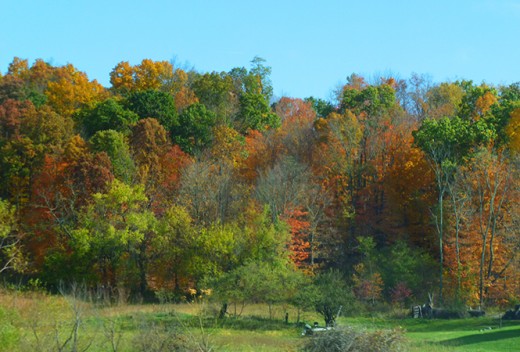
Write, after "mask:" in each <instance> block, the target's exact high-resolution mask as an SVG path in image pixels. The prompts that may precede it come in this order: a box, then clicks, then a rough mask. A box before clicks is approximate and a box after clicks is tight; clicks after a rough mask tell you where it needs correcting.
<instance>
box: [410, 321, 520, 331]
mask: <svg viewBox="0 0 520 352" xmlns="http://www.w3.org/2000/svg"><path fill="white" fill-rule="evenodd" d="M401 323H402V324H403V326H405V327H406V330H407V331H408V332H441V331H455V330H456V331H475V330H480V329H483V328H486V327H488V326H491V327H493V328H497V327H498V326H499V324H500V322H499V320H498V319H493V318H467V319H451V320H438V319H413V320H412V319H407V320H406V321H404V322H401ZM508 326H520V322H505V321H503V322H502V327H508Z"/></svg>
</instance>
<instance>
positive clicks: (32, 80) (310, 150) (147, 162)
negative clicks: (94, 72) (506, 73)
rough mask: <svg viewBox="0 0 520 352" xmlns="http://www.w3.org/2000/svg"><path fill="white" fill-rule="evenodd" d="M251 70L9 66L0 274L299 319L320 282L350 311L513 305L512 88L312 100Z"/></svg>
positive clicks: (371, 84)
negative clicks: (293, 312)
mask: <svg viewBox="0 0 520 352" xmlns="http://www.w3.org/2000/svg"><path fill="white" fill-rule="evenodd" d="M270 72H271V68H270V67H269V66H268V65H267V63H266V61H265V60H263V59H262V58H259V57H255V58H254V59H253V60H252V61H251V62H250V63H247V67H237V68H233V69H232V70H230V71H229V72H198V71H195V70H194V69H186V68H184V69H183V68H178V67H176V66H175V65H174V64H173V63H170V62H167V61H153V60H149V59H145V60H142V62H140V63H139V64H137V65H135V66H133V65H131V64H130V63H128V62H120V63H118V64H117V65H116V66H115V67H114V68H113V69H112V71H111V72H110V73H109V74H110V87H103V86H102V85H101V84H99V83H98V82H97V81H96V80H90V79H89V78H88V76H87V73H84V72H81V71H79V70H78V69H76V68H75V67H74V66H73V65H72V64H67V65H64V66H53V65H51V64H49V63H46V62H44V61H43V60H36V61H35V62H33V63H30V62H28V61H27V60H24V59H20V58H14V59H13V61H12V63H11V64H10V65H9V67H8V68H7V71H5V73H3V74H0V273H1V276H2V279H3V281H4V282H11V283H19V282H22V283H24V284H29V283H30V284H32V285H34V286H39V287H44V288H45V289H48V290H50V291H53V290H56V289H57V287H58V286H59V285H60V283H63V282H66V283H70V282H81V283H84V284H85V285H86V286H87V287H90V288H100V287H101V288H103V289H104V290H108V291H110V294H112V295H122V294H124V295H126V296H127V297H128V299H129V300H140V301H142V300H144V301H153V300H156V299H158V297H159V298H160V297H170V298H171V299H172V300H176V299H178V300H181V299H186V297H189V295H190V294H192V295H193V294H195V293H196V294H210V293H211V295H212V296H213V297H215V298H216V299H218V300H220V301H221V302H226V303H227V302H229V303H233V302H244V301H253V302H263V303H267V304H273V303H278V302H287V303H290V304H293V305H296V306H301V307H302V308H305V304H306V302H309V301H311V300H310V299H309V297H311V296H312V295H314V296H316V294H318V293H316V292H317V291H318V292H320V291H321V292H323V290H324V289H321V290H320V289H319V287H320V286H319V285H320V283H323V282H328V283H329V285H330V284H331V283H333V285H334V286H335V287H336V288H341V289H342V291H343V292H344V293H346V294H347V296H348V297H349V299H350V300H351V302H354V301H355V302H359V304H358V305H357V307H360V306H363V305H374V304H387V305H400V306H403V307H404V306H409V305H410V304H412V303H413V302H421V303H422V302H424V301H425V299H426V297H427V294H428V293H434V294H435V297H436V299H438V301H439V302H443V303H444V304H446V305H450V304H451V305H457V304H459V305H466V306H472V307H478V306H480V307H486V306H505V305H510V304H513V303H518V300H519V299H520V257H519V256H518V255H517V254H518V253H519V252H520V230H519V229H520V209H519V207H518V202H519V197H520V175H519V171H520V168H519V166H520V159H519V152H520V84H519V83H515V84H511V85H505V86H504V85H493V84H489V83H488V84H485V83H481V84H477V83H475V82H472V81H465V80H461V81H455V82H441V83H439V82H432V81H431V80H429V79H428V77H427V76H425V75H419V74H414V75H412V77H410V78H409V79H398V78H392V77H380V78H377V79H367V78H364V77H361V76H359V75H356V74H352V75H350V76H349V77H348V78H346V80H345V81H344V84H343V86H342V87H338V88H337V89H336V90H335V93H334V94H335V96H334V99H331V101H326V100H323V99H319V98H313V97H308V98H306V99H296V98H291V97H281V98H280V97H278V98H276V97H274V96H273V86H272V82H271V80H270ZM338 78H341V77H338ZM302 79H304V78H302ZM316 290H317V291H316ZM352 307H353V308H352V309H354V306H352ZM345 309H346V310H347V309H348V308H345Z"/></svg>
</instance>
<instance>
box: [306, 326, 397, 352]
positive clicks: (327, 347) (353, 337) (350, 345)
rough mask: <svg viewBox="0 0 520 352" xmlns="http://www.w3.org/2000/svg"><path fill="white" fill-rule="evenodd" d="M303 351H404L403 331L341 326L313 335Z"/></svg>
mask: <svg viewBox="0 0 520 352" xmlns="http://www.w3.org/2000/svg"><path fill="white" fill-rule="evenodd" d="M302 351H304V352H351V351H352V352H354V351H356V352H379V351H384V352H399V351H405V342H404V332H403V331H402V330H401V329H393V330H376V331H366V330H354V329H353V328H350V327H349V328H342V329H336V330H331V331H327V332H323V333H320V334H316V335H314V336H313V337H312V338H310V339H309V340H308V341H307V343H306V344H305V345H304V346H303V349H302Z"/></svg>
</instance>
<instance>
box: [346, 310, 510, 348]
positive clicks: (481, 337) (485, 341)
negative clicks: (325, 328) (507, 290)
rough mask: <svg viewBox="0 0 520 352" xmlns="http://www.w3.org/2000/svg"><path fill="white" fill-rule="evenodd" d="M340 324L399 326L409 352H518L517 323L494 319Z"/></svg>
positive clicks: (351, 321) (365, 320)
mask: <svg viewBox="0 0 520 352" xmlns="http://www.w3.org/2000/svg"><path fill="white" fill-rule="evenodd" d="M340 324H345V325H351V326H357V327H359V328H363V327H364V328H369V329H380V328H392V327H402V328H403V329H404V330H405V331H406V333H405V334H406V337H407V339H408V341H409V345H410V350H411V351H520V322H511V321H502V323H500V321H499V319H497V318H487V317H482V318H468V319H452V320H429V319H369V318H350V319H349V318H342V319H340ZM500 325H501V326H500Z"/></svg>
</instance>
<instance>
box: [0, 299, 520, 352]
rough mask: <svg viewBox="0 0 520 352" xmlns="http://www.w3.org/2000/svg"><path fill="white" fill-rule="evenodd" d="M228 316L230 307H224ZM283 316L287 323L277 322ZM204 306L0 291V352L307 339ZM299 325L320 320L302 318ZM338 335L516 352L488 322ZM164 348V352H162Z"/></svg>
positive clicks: (242, 347) (370, 322)
mask: <svg viewBox="0 0 520 352" xmlns="http://www.w3.org/2000/svg"><path fill="white" fill-rule="evenodd" d="M230 310H232V311H233V307H230ZM286 311H287V312H289V318H290V322H289V324H285V322H284V321H283V317H284V315H285V312H286ZM217 312H218V306H213V305H211V304H188V303H186V304H161V305H127V304H123V305H112V306H103V305H95V304H92V303H87V302H85V301H83V300H80V299H78V298H76V299H74V298H71V297H67V298H64V297H62V296H52V295H47V294H42V293H34V292H32V293H31V292H29V293H19V292H6V291H0V351H10V352H11V351H12V352H15V351H38V350H39V351H59V350H63V351H70V350H72V348H71V346H72V345H73V344H75V345H76V346H77V347H78V349H79V350H85V349H87V350H88V351H95V352H97V351H161V350H169V349H168V348H170V350H171V349H172V348H173V347H174V346H176V345H177V344H178V343H182V344H184V345H189V346H192V348H193V349H198V350H200V351H204V350H210V349H211V348H212V349H213V350H214V351H298V350H299V348H300V347H301V346H302V344H303V343H305V341H306V340H307V339H309V338H308V337H301V336H300V333H301V327H298V326H297V325H296V324H295V323H294V319H295V318H296V316H297V313H296V312H295V311H294V310H290V309H288V307H276V308H275V309H274V311H273V312H272V313H273V316H272V318H270V317H269V313H268V308H267V307H266V306H262V305H251V306H246V307H245V308H244V311H243V313H242V315H241V316H240V317H238V318H231V317H230V318H226V319H223V320H217V319H215V318H214V317H215V316H216V313H217ZM301 319H302V320H303V321H306V322H313V321H319V322H320V323H321V320H320V319H319V317H318V316H317V315H315V314H313V313H305V314H304V315H302V316H301ZM338 325H339V326H340V327H347V326H350V327H354V328H356V329H364V330H378V329H393V328H401V329H402V330H403V331H404V332H405V337H406V340H407V342H406V345H407V347H408V350H409V351H518V350H520V322H505V321H504V322H500V321H499V320H498V319H496V318H491V317H484V318H471V319H460V320H418V319H396V318H393V319H392V318H384V317H381V318H360V317H356V318H351V317H341V318H340V319H339V320H338ZM168 346H170V347H168Z"/></svg>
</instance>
